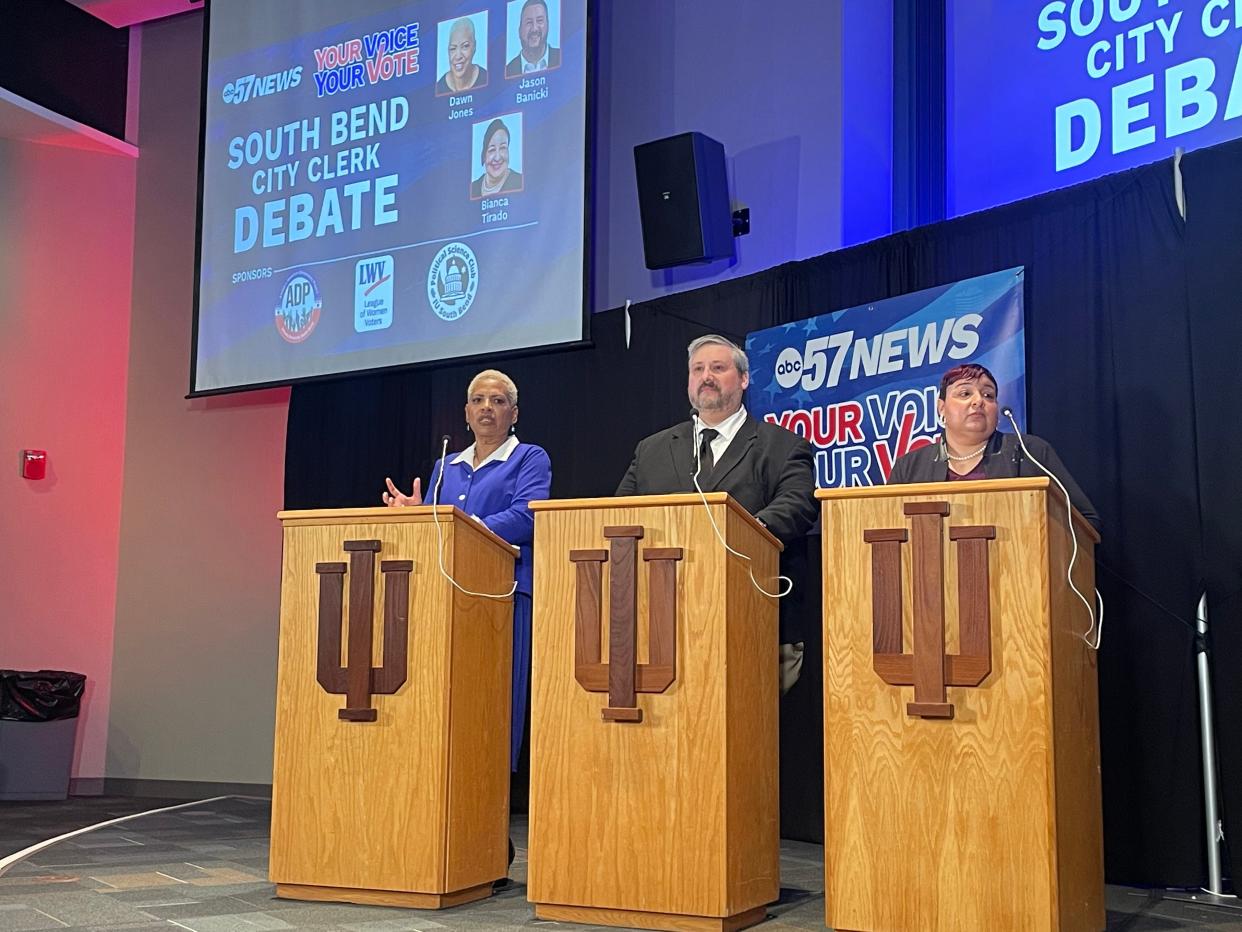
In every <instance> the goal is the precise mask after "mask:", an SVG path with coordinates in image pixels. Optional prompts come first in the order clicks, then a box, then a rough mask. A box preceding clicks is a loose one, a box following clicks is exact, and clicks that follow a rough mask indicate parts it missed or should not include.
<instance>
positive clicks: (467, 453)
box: [449, 434, 716, 472]
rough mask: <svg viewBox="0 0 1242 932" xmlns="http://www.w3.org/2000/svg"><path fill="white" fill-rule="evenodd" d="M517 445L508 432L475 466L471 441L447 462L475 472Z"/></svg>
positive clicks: (497, 460)
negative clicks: (466, 467)
mask: <svg viewBox="0 0 1242 932" xmlns="http://www.w3.org/2000/svg"><path fill="white" fill-rule="evenodd" d="M517 445H518V438H517V435H516V434H510V435H509V437H508V439H506V440H505V442H504V443H502V444H501V445H500V446H498V447H497V448H496V449H494V450H493V451H492V452H491V453H489V454H488V455H487V459H485V460H484V461H483V462H481V463H479V465H478V466H475V465H474V444H473V443H472V444H470V446H468V447H466V449H464V450H462V451H461V452H460V453H458V454H457V455H456V456H454V457H453V458H452V459H451V460H449V463H450V464H456V463H465V464H466V465H467V466H469V467H470V468H471V469H473V470H475V471H476V472H477V471H478V470H480V469H482V468H483V467H484V466H486V465H487V464H488V463H495V462H501V463H503V462H504V461H505V460H507V459H508V458H509V457H510V456H511V455H512V453H513V451H514V450H516V449H517ZM715 449H716V448H715V447H712V450H713V451H714V450H715Z"/></svg>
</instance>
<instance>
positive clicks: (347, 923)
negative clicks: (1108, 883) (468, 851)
mask: <svg viewBox="0 0 1242 932" xmlns="http://www.w3.org/2000/svg"><path fill="white" fill-rule="evenodd" d="M172 802H174V801H170V800H134V799H117V798H113V799H103V798H94V799H75V800H69V801H68V802H66V803H0V858H3V857H4V856H5V855H8V854H11V853H13V852H14V851H17V850H19V849H22V848H24V847H25V846H27V845H29V844H32V843H34V842H36V841H39V840H42V839H44V838H49V837H52V836H55V835H58V834H62V833H64V832H68V831H71V830H73V829H76V828H80V827H83V826H85V825H90V824H94V823H97V822H100V821H103V820H105V819H111V818H116V817H118V816H122V815H126V814H129V813H133V812H139V811H143V810H147V809H151V808H156V807H161V806H167V805H170V804H171V803H172ZM269 814H270V809H269V803H268V801H266V800H258V799H244V798H236V797H234V798H230V799H226V800H223V801H220V802H215V803H209V804H205V805H202V806H197V807H192V808H187V809H179V810H176V811H173V812H166V813H157V814H152V815H146V816H141V817H140V818H137V819H133V820H131V821H129V822H125V823H122V824H120V825H117V826H113V827H110V828H104V829H99V830H97V831H94V832H89V833H87V834H84V835H79V836H77V837H74V838H70V839H67V840H65V841H62V842H59V843H57V844H55V845H53V846H51V847H49V848H47V849H45V850H43V851H41V852H39V853H37V854H35V855H34V856H32V857H31V858H29V859H27V860H24V861H21V862H19V863H17V864H16V865H15V866H13V867H12V868H11V869H10V870H9V871H8V872H7V873H6V874H4V875H3V876H0V932H34V930H42V929H57V930H60V929H75V930H89V929H98V930H108V932H123V930H129V929H164V930H166V932H168V930H175V929H178V928H179V929H184V930H189V932H262V930H267V929H281V930H284V929H316V930H326V929H339V930H344V932H404V930H414V929H426V930H438V929H462V930H477V932H492V930H503V929H519V928H521V929H526V930H528V932H529V930H533V929H536V928H539V927H542V928H547V929H557V930H561V929H564V930H567V932H568V930H572V929H576V928H580V927H577V926H571V925H567V924H566V925H554V924H551V923H544V922H538V921H536V920H535V918H534V914H533V911H532V908H531V906H530V904H529V903H527V902H526V884H525V881H526V850H525V845H526V822H525V819H515V820H514V823H513V836H514V841H515V842H516V844H517V846H518V855H517V859H516V860H515V861H514V863H513V867H512V869H511V871H510V877H511V878H512V880H511V882H510V883H509V884H508V885H507V886H505V887H504V888H503V889H500V890H499V891H497V893H496V895H494V896H492V897H491V898H490V899H487V900H483V901H481V902H478V903H472V904H470V905H467V906H461V907H458V908H456V909H451V910H445V911H442V912H436V913H425V912H417V911H413V910H401V909H389V908H382V907H369V906H344V905H341V906H338V905H331V904H309V903H299V902H295V901H291V900H278V899H276V898H275V897H274V896H273V889H272V885H271V884H269V883H268V882H267V847H268V819H269ZM781 884H782V891H781V899H780V902H778V903H777V904H776V905H775V906H773V907H772V908H771V909H770V910H769V917H770V918H769V920H768V921H767V922H766V923H765V924H764V925H763V926H762V928H763V929H764V930H767V932H779V930H782V929H814V930H821V929H823V928H824V925H823V921H824V896H823V849H822V848H820V847H818V846H817V845H809V844H805V843H802V842H783V843H782V845H781ZM1108 906H1109V914H1108V928H1109V930H1110V932H1111V930H1118V932H1119V930H1123V929H1124V930H1136V932H1146V930H1152V932H1155V930H1159V932H1165V930H1179V929H1196V928H1208V929H1213V930H1222V932H1224V930H1238V932H1242V911H1238V910H1227V909H1217V908H1210V907H1202V906H1198V905H1195V904H1185V903H1178V902H1172V901H1170V900H1167V899H1163V898H1162V897H1161V895H1160V894H1158V893H1148V892H1144V891H1139V890H1131V889H1128V888H1124V887H1110V888H1109V890H1108ZM912 932H918V930H912Z"/></svg>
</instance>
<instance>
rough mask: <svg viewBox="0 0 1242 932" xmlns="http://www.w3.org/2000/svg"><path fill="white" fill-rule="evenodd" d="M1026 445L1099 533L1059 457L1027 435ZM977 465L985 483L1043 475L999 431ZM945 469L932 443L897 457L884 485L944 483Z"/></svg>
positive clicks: (1089, 506)
mask: <svg viewBox="0 0 1242 932" xmlns="http://www.w3.org/2000/svg"><path fill="white" fill-rule="evenodd" d="M1026 445H1027V447H1028V448H1029V449H1030V451H1031V455H1032V456H1034V457H1035V458H1036V459H1037V460H1039V461H1040V462H1041V463H1043V464H1044V465H1045V466H1047V467H1048V469H1049V471H1050V472H1051V473H1052V474H1053V475H1054V476H1056V477H1057V478H1058V479H1060V480H1061V483H1062V484H1063V485H1064V486H1065V491H1067V492H1068V493H1069V498H1070V503H1071V504H1072V505H1073V506H1074V507H1075V508H1077V509H1078V511H1079V513H1080V514H1081V515H1082V516H1083V517H1084V518H1086V519H1087V522H1088V523H1089V524H1090V525H1091V526H1092V527H1093V528H1095V529H1096V530H1097V531H1098V530H1100V516H1099V514H1098V513H1097V512H1096V510H1095V506H1094V505H1093V504H1091V499H1089V498H1087V493H1086V492H1084V491H1083V490H1082V488H1081V487H1080V486H1079V485H1078V483H1077V482H1075V481H1074V477H1073V476H1071V475H1070V471H1069V470H1068V469H1066V468H1065V464H1064V463H1062V462H1061V457H1059V456H1057V451H1056V450H1054V449H1053V448H1052V444H1050V443H1049V442H1048V441H1047V440H1044V439H1043V438H1042V437H1036V436H1035V435H1034V434H1027V435H1026ZM979 464H980V465H981V466H982V467H983V474H984V475H985V476H987V477H988V478H989V479H1016V478H1018V477H1019V476H1027V477H1038V476H1042V475H1043V474H1044V471H1043V470H1042V469H1040V468H1039V467H1038V466H1036V465H1035V464H1034V463H1032V462H1031V461H1030V460H1029V459H1028V458H1027V456H1026V454H1025V453H1024V452H1023V450H1022V445H1021V444H1020V443H1018V438H1017V437H1016V436H1014V435H1013V434H1003V433H1001V432H1000V431H999V430H998V431H995V432H994V433H993V434H992V436H991V437H989V438H988V443H987V446H986V447H985V448H984V450H983V459H981V460H980V461H979ZM948 468H949V461H948V459H947V454H946V453H945V449H944V444H943V443H933V444H930V445H928V446H925V447H919V448H918V449H917V450H912V451H910V452H909V453H906V454H905V455H904V456H900V457H898V458H897V462H895V463H893V469H892V472H890V473H889V475H888V485H899V484H903V483H909V482H945V481H947V479H948ZM1053 494H1054V495H1056V496H1057V498H1058V499H1060V497H1061V493H1060V491H1059V490H1057V489H1055V488H1054V490H1053ZM1061 501H1064V499H1061Z"/></svg>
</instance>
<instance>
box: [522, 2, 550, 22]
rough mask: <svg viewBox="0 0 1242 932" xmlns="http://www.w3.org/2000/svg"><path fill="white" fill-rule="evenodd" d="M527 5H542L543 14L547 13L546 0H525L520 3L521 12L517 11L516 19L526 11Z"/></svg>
mask: <svg viewBox="0 0 1242 932" xmlns="http://www.w3.org/2000/svg"><path fill="white" fill-rule="evenodd" d="M528 6H541V7H543V12H544V15H545V16H546V15H547V14H548V0H526V2H525V3H523V4H522V9H521V12H519V13H518V19H521V18H522V13H525V12H526V8H527V7H528Z"/></svg>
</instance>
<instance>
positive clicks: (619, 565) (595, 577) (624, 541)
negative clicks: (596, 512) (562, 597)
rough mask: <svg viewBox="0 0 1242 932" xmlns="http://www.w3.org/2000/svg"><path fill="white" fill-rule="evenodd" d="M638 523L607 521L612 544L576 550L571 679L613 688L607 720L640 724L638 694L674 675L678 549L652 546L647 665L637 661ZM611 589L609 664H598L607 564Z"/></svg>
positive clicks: (661, 686) (592, 687)
mask: <svg viewBox="0 0 1242 932" xmlns="http://www.w3.org/2000/svg"><path fill="white" fill-rule="evenodd" d="M642 536H643V528H641V527H629V526H626V527H605V528H604V538H605V539H606V540H609V541H611V542H612V543H611V547H610V549H609V550H571V551H569V559H570V561H571V562H573V563H575V564H576V565H577V590H578V595H577V599H576V603H575V604H576V606H577V608H576V615H575V619H574V679H576V680H577V681H578V685H580V686H581V687H582V688H583V689H585V690H586V691H587V692H593V693H602V692H607V693H608V705H607V706H606V707H605V708H604V711H603V716H604V721H606V722H641V721H642V720H643V710H642V709H640V708H638V697H637V696H636V693H662V692H664V690H666V689H668V688H669V686H671V685H672V683H673V680H674V679H676V677H677V563H678V561H680V560H681V559H682V557H683V555H684V553H683V551H682V548H681V547H647V548H646V549H644V550H643V552H642V555H643V562H644V563H646V564H647V566H648V574H649V575H648V581H649V590H648V599H647V603H648V621H647V643H648V656H649V660H648V662H647V663H638V662H637V635H638V575H637V568H636V564H637V561H638V541H639V540H641V539H642ZM605 563H608V564H610V565H611V570H610V571H609V576H610V582H611V592H610V594H609V600H608V601H609V613H608V662H607V663H601V662H600V660H601V656H602V654H601V651H600V620H601V616H602V614H603V610H602V603H603V598H604V590H603V585H602V579H603V569H604V564H605Z"/></svg>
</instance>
